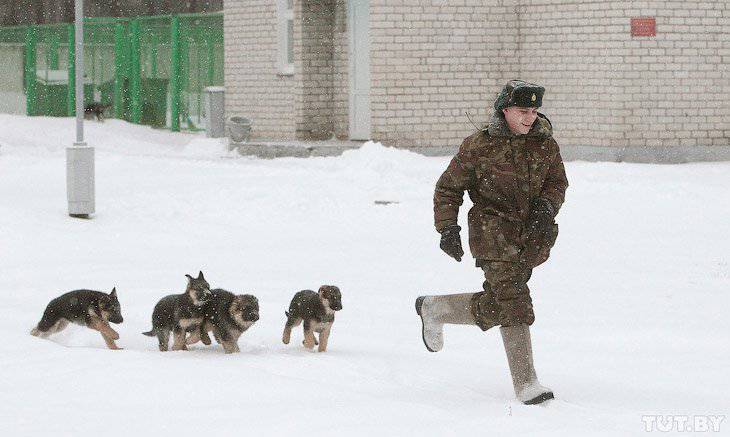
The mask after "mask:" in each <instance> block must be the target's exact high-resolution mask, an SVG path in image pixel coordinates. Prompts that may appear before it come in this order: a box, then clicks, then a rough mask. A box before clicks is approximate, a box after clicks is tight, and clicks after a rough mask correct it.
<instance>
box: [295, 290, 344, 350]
mask: <svg viewBox="0 0 730 437" xmlns="http://www.w3.org/2000/svg"><path fill="white" fill-rule="evenodd" d="M341 309H342V294H341V293H340V289H339V288H337V287H335V286H334V285H323V286H321V287H319V292H316V293H315V292H314V291H312V290H302V291H300V292H298V293H297V294H295V295H294V297H293V298H292V300H291V303H290V304H289V311H285V312H284V314H286V324H285V325H284V335H283V336H282V341H283V342H284V344H289V341H290V339H291V330H292V328H294V327H295V326H299V324H300V323H302V322H304V342H303V344H304V347H306V348H307V349H312V348H313V347H314V345H315V344H318V345H319V347H318V348H317V350H318V351H319V352H324V351H326V350H327V342H328V340H329V336H330V330H331V329H332V324H333V323H334V321H335V311H339V310H341ZM315 332H317V333H318V334H319V342H318V341H317V339H315V338H314V333H315Z"/></svg>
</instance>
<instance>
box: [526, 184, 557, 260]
mask: <svg viewBox="0 0 730 437" xmlns="http://www.w3.org/2000/svg"><path fill="white" fill-rule="evenodd" d="M554 221H555V208H554V207H553V205H552V203H550V201H549V200H547V199H546V198H544V197H536V198H534V199H532V202H530V215H529V217H528V218H527V223H526V224H525V232H526V235H525V248H524V250H523V251H522V255H521V259H520V261H521V262H523V263H524V264H527V265H530V266H534V262H535V260H536V258H537V256H538V254H539V253H540V250H541V249H542V246H543V245H544V244H546V242H547V241H550V238H551V236H552V233H553V226H552V225H553V223H554Z"/></svg>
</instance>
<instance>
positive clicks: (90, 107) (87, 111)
mask: <svg viewBox="0 0 730 437" xmlns="http://www.w3.org/2000/svg"><path fill="white" fill-rule="evenodd" d="M111 107H112V105H111V104H106V105H105V104H103V103H101V102H91V103H89V104H86V105H84V118H87V119H89V118H94V117H96V120H97V121H104V111H106V110H107V109H109V108H111Z"/></svg>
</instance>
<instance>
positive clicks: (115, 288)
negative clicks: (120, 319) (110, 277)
mask: <svg viewBox="0 0 730 437" xmlns="http://www.w3.org/2000/svg"><path fill="white" fill-rule="evenodd" d="M109 297H113V298H114V299H116V298H117V287H114V288H112V292H111V293H109Z"/></svg>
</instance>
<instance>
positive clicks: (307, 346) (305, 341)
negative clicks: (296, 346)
mask: <svg viewBox="0 0 730 437" xmlns="http://www.w3.org/2000/svg"><path fill="white" fill-rule="evenodd" d="M302 344H303V345H304V347H306V348H307V349H314V342H313V341H312V342H309V341H307V340H304V341H302Z"/></svg>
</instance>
